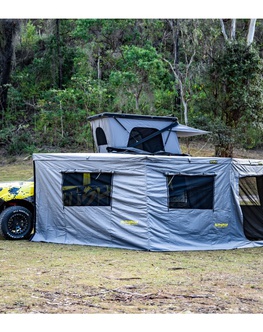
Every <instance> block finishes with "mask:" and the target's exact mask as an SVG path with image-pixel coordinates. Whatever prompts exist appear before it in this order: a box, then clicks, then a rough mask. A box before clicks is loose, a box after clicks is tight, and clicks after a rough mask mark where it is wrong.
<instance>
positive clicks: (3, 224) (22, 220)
mask: <svg viewBox="0 0 263 332" xmlns="http://www.w3.org/2000/svg"><path fill="white" fill-rule="evenodd" d="M32 228H33V221H32V213H31V212H30V211H29V210H28V209H26V208H25V207H23V206H11V207H9V208H7V209H5V210H4V211H3V212H2V213H1V215H0V234H2V236H3V237H4V238H5V239H7V240H22V239H28V238H29V237H30V234H31V232H32Z"/></svg>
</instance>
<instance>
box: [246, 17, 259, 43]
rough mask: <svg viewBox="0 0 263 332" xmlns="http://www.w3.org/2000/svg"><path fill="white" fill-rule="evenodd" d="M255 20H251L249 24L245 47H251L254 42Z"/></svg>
mask: <svg viewBox="0 0 263 332" xmlns="http://www.w3.org/2000/svg"><path fill="white" fill-rule="evenodd" d="M256 21H257V20H256V19H251V20H250V23H249V29H248V34H247V45H248V46H249V45H251V44H252V43H253V40H254V34H255V28H256Z"/></svg>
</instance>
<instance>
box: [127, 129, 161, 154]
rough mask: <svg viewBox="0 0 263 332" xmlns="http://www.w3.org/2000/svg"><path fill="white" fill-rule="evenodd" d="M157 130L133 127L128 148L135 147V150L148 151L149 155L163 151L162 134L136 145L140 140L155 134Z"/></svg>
mask: <svg viewBox="0 0 263 332" xmlns="http://www.w3.org/2000/svg"><path fill="white" fill-rule="evenodd" d="M157 132H158V129H155V128H141V127H135V128H133V129H132V131H131V133H130V137H129V142H128V146H129V147H136V148H137V149H140V150H143V151H148V152H150V153H155V152H159V151H164V146H163V139H162V134H161V133H159V134H157V135H156V136H154V137H152V138H150V139H149V140H147V141H145V142H142V143H140V144H138V143H139V142H140V141H141V140H142V139H144V138H146V137H148V136H150V135H152V134H155V133H157Z"/></svg>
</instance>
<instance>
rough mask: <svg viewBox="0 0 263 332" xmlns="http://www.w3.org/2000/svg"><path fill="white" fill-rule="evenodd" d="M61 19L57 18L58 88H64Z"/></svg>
mask: <svg viewBox="0 0 263 332" xmlns="http://www.w3.org/2000/svg"><path fill="white" fill-rule="evenodd" d="M59 25H60V23H59V20H58V19H56V39H57V56H58V88H59V89H62V80H63V73H62V55H61V47H60V29H59Z"/></svg>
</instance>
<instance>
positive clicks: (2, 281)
mask: <svg viewBox="0 0 263 332" xmlns="http://www.w3.org/2000/svg"><path fill="white" fill-rule="evenodd" d="M198 150H199V147H197V148H196V151H198ZM207 154H209V152H207ZM240 154H241V153H240ZM211 155H212V150H211ZM32 173H33V171H32V161H31V160H30V159H27V160H24V159H23V158H18V159H17V160H9V161H7V160H5V161H2V164H1V168H0V179H1V180H2V181H3V180H19V179H27V178H29V177H30V176H31V175H32ZM262 254H263V248H255V249H239V250H230V251H202V252H201V251H196V252H169V253H168V252H166V253H165V252H164V253H162V252H161V253H160V252H159V253H155V252H146V251H129V250H119V249H108V248H98V247H88V246H77V245H75V246H72V245H59V244H49V243H34V242H28V241H15V242H13V241H6V240H4V239H2V238H0V264H1V265H0V266H1V268H0V289H1V296H0V313H102V314H104V313H132V314H134V313H137V314H140V313H142V314H143V313H154V314H156V313H159V314H162V313H230V314H232V313H263V280H262V266H263V255H262Z"/></svg>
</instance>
